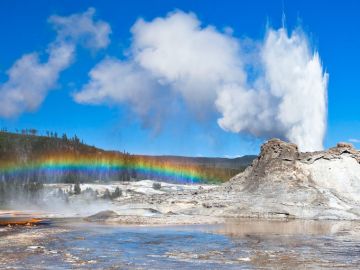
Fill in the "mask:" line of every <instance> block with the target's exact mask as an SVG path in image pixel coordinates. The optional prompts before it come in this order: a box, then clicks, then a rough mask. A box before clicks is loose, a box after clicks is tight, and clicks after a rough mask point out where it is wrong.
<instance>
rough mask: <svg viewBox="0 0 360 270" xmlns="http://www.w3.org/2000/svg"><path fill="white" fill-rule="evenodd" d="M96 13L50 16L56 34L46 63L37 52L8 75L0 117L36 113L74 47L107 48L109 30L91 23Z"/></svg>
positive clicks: (0, 90)
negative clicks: (80, 44)
mask: <svg viewBox="0 0 360 270" xmlns="http://www.w3.org/2000/svg"><path fill="white" fill-rule="evenodd" d="M94 13H95V10H94V9H92V8H90V9H89V10H87V11H86V12H84V13H80V14H73V15H70V16H68V17H61V16H58V15H56V16H51V17H50V19H49V22H50V23H51V24H52V25H53V26H54V28H55V29H56V31H57V37H56V39H55V41H53V42H51V43H50V44H49V45H48V46H47V50H46V52H47V55H48V57H47V60H46V61H43V62H42V61H41V60H40V58H39V55H38V53H37V52H33V53H30V54H25V55H23V56H22V57H20V59H18V60H16V61H15V63H14V64H13V65H12V67H11V68H10V69H9V70H8V71H7V75H8V80H7V81H6V82H4V83H3V84H0V117H3V118H11V117H16V116H19V115H20V114H21V113H23V112H31V111H35V110H36V109H37V108H38V107H39V106H40V105H41V103H42V102H43V101H44V99H45V97H46V96H47V93H48V92H49V91H50V90H51V89H54V88H55V87H56V85H57V81H58V78H59V75H60V73H61V72H62V71H63V70H65V69H66V68H68V67H69V66H70V65H71V63H72V62H73V59H74V55H75V49H76V45H77V43H83V44H84V46H86V47H89V48H92V49H99V48H104V47H106V46H107V45H108V44H109V38H108V36H109V34H110V33H111V30H110V26H109V25H108V24H107V23H105V22H102V21H94V18H93V16H94Z"/></svg>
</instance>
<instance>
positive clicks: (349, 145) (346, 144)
mask: <svg viewBox="0 0 360 270" xmlns="http://www.w3.org/2000/svg"><path fill="white" fill-rule="evenodd" d="M336 147H337V148H348V149H354V146H353V145H352V144H351V143H346V142H339V143H338V144H337V145H336Z"/></svg>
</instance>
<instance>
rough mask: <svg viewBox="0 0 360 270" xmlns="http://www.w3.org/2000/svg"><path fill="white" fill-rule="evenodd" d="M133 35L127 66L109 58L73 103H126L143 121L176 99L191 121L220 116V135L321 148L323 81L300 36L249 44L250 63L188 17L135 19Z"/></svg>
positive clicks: (272, 35) (273, 34) (228, 38)
mask: <svg viewBox="0 0 360 270" xmlns="http://www.w3.org/2000/svg"><path fill="white" fill-rule="evenodd" d="M131 32H132V35H133V37H132V45H131V48H130V54H129V55H128V58H127V60H125V61H124V60H123V61H120V60H118V59H115V58H107V59H105V60H103V61H102V62H101V63H99V64H98V65H97V66H95V67H94V69H93V70H92V71H90V81H89V82H88V83H87V84H86V85H85V86H84V87H83V88H82V89H81V90H80V91H79V92H77V93H75V95H74V98H75V100H76V101H77V102H80V103H89V104H102V103H107V104H130V106H131V107H132V109H133V111H134V112H135V113H136V114H137V115H138V116H140V117H141V118H142V119H143V120H144V121H146V119H148V117H149V115H152V113H153V112H154V111H155V112H156V111H158V110H159V108H163V107H164V106H166V105H168V104H167V103H164V100H169V99H179V100H183V101H185V104H186V106H187V108H188V109H190V110H191V111H192V112H193V113H194V116H195V117H196V118H197V119H201V118H202V115H203V114H206V115H209V116H213V115H214V114H215V115H216V114H218V115H219V118H218V120H217V121H218V124H219V126H220V127H221V128H222V129H223V130H225V131H230V132H236V133H248V134H251V135H254V136H257V137H262V138H269V137H273V136H277V137H280V138H282V139H287V140H289V141H291V142H294V143H296V144H298V145H299V147H300V149H301V150H303V151H311V150H319V149H322V147H323V145H322V143H323V138H324V135H325V130H326V116H327V82H328V74H327V73H324V71H323V68H322V65H321V62H320V58H319V55H318V53H317V52H313V51H312V50H311V48H310V46H309V42H308V39H307V37H306V36H305V34H304V33H302V32H301V30H300V29H297V30H295V31H293V32H292V33H291V35H290V36H289V35H288V33H287V30H286V29H285V28H280V29H279V30H274V29H271V28H269V29H268V30H267V34H266V37H265V39H264V41H262V42H261V43H260V44H257V43H256V42H253V44H254V48H252V51H254V52H255V53H254V54H255V57H250V56H249V55H248V54H246V53H245V52H244V50H243V44H242V41H241V40H239V39H236V38H235V37H233V36H232V35H231V31H225V32H221V31H219V30H217V29H216V28H215V27H213V26H205V27H204V26H202V25H201V22H200V21H199V20H198V19H197V17H196V16H195V15H194V14H192V13H190V14H188V13H184V12H181V11H177V12H173V13H169V14H168V15H167V16H166V17H164V18H160V17H159V18H156V19H154V20H153V21H150V22H146V21H144V20H143V19H139V20H138V21H137V22H136V23H135V25H134V26H133V27H132V29H131ZM259 48H260V49H259ZM248 59H251V61H250V62H249V61H248ZM246 66H251V67H252V68H253V70H255V72H254V73H255V74H257V75H256V76H255V78H251V76H249V75H248V74H247V72H246V70H247V69H246ZM199 116H200V117H199ZM155 119H156V120H158V121H160V122H161V121H162V118H161V117H159V118H155ZM214 120H215V119H214ZM160 124H161V123H160ZM160 124H158V125H160ZM158 125H157V126H158Z"/></svg>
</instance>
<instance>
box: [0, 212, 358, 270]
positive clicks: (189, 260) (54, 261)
mask: <svg viewBox="0 0 360 270" xmlns="http://www.w3.org/2000/svg"><path fill="white" fill-rule="evenodd" d="M359 252H360V223H358V222H350V221H301V220H292V221H260V220H254V219H252V220H233V221H228V222H227V223H225V224H219V225H192V226H165V227H164V226H151V227H149V226H147V227H144V226H119V225H116V226H111V225H101V224H97V223H90V224H89V223H84V222H83V221H80V220H78V221H74V220H66V219H62V220H57V221H54V222H53V223H52V225H50V226H39V227H30V228H27V227H21V228H20V227H12V228H2V229H0V268H4V267H7V268H16V269H37V268H39V269H54V268H55V269H70V268H72V269H194V268H196V269H259V268H266V269H268V268H276V269H279V268H280V269H290V268H291V269H304V268H309V269H314V268H324V269H329V268H332V269H339V268H346V269H358V266H359V264H360V258H359V256H358V255H359Z"/></svg>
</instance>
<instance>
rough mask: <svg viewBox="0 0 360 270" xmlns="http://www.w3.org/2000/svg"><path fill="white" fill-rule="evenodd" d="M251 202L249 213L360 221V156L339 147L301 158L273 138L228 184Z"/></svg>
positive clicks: (288, 145)
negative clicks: (251, 162)
mask: <svg viewBox="0 0 360 270" xmlns="http://www.w3.org/2000/svg"><path fill="white" fill-rule="evenodd" d="M225 186H226V187H225V188H226V189H227V190H231V191H232V192H237V193H238V194H239V196H243V197H244V198H246V204H247V205H248V202H250V201H252V202H253V204H252V205H251V206H250V205H248V206H249V207H248V209H247V211H246V212H248V211H249V212H254V213H255V212H258V213H259V215H270V216H271V215H273V214H275V216H276V213H279V215H280V214H282V215H284V216H289V217H290V216H292V217H297V218H311V219H318V218H327V219H359V218H360V153H359V152H358V151H356V150H355V149H354V148H353V146H352V145H351V144H348V143H339V144H338V145H337V146H336V147H334V148H330V149H329V150H327V151H321V152H313V153H300V152H299V151H298V148H297V146H296V145H294V144H291V143H286V142H283V141H281V140H278V139H272V140H269V141H268V142H266V143H265V144H264V145H263V146H262V147H261V153H260V155H259V157H258V158H257V159H256V160H255V161H254V162H253V164H252V165H251V166H249V167H248V168H247V169H246V171H245V172H244V173H241V174H239V175H237V176H235V177H234V178H233V179H231V180H230V182H229V183H228V184H226V185H225Z"/></svg>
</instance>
